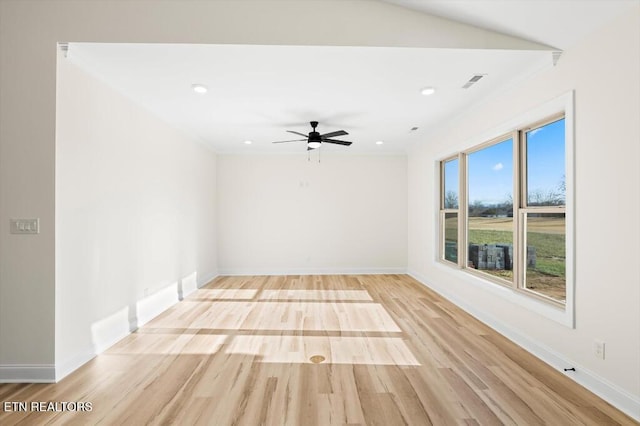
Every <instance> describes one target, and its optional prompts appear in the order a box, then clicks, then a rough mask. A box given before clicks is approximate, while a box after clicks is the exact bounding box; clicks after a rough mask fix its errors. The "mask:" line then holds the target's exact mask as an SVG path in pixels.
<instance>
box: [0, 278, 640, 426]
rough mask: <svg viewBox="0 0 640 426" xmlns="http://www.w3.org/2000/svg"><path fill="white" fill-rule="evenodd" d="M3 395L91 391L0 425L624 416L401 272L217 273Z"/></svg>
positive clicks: (513, 421)
mask: <svg viewBox="0 0 640 426" xmlns="http://www.w3.org/2000/svg"><path fill="white" fill-rule="evenodd" d="M318 355H319V356H321V357H324V361H322V362H320V363H318V364H315V363H313V362H311V361H310V359H311V358H312V357H314V356H318ZM2 401H91V402H92V405H93V410H92V411H91V412H89V413H80V412H78V413H46V414H45V413H33V412H30V413H29V412H27V413H20V412H14V413H3V412H2V411H1V407H0V424H2V425H3V426H5V425H7V426H8V425H13V424H108V425H110V424H117V425H124V424H130V425H141V424H179V425H190V424H211V425H262V424H267V425H304V426H307V425H334V424H335V425H359V424H360V425H364V424H367V425H384V426H395V425H405V424H410V425H430V424H437V425H478V424H482V425H495V424H510V425H542V424H547V425H582V424H587V425H605V424H607V425H608V424H623V425H629V424H637V423H635V422H634V421H633V420H632V419H631V418H629V417H627V416H625V415H624V414H623V413H621V412H620V411H618V410H616V409H615V408H613V407H612V406H610V405H609V404H607V403H606V402H604V401H603V400H601V399H599V398H598V397H597V396H595V395H593V394H592V393H590V392H588V391H586V390H585V389H583V388H582V387H580V386H578V385H576V384H575V383H574V382H572V381H571V380H569V379H568V378H567V377H564V375H563V374H562V373H560V372H557V371H555V370H554V369H552V368H551V367H549V366H548V365H546V364H544V363H543V362H541V361H539V360H538V359H536V358H535V357H533V356H532V355H530V354H529V353H527V352H526V351H524V350H522V349H521V348H519V347H518V346H516V345H515V344H513V343H511V342H510V341H508V340H507V339H505V338H504V337H502V336H501V335H499V334H497V333H496V332H494V331H492V330H491V329H490V328H488V327H486V326H485V325H483V324H482V323H480V322H478V321H476V320H475V319H473V318H472V317H470V316H469V315H467V314H466V313H464V312H463V311H462V310H460V309H458V308H457V307H456V306H454V305H452V304H451V303H449V302H447V301H446V300H443V299H442V298H441V297H439V296H438V295H436V294H435V293H433V292H431V291H430V290H428V289H426V288H425V287H424V286H422V285H421V284H419V283H417V282H416V281H414V280H413V279H412V278H410V277H408V276H406V275H351V276H336V275H330V276H286V277H285V276H264V277H220V278H218V279H216V280H214V281H213V282H212V283H210V284H209V285H207V286H206V287H205V288H203V289H201V290H198V291H197V292H195V293H193V294H192V295H191V296H190V297H188V298H186V299H185V300H184V301H182V302H180V303H178V304H177V305H175V306H174V307H172V308H171V309H169V310H168V311H166V312H164V313H163V314H161V315H160V316H158V317H157V318H155V319H154V320H153V321H151V322H149V323H148V324H147V325H145V326H144V327H142V328H140V329H139V330H138V331H137V332H136V333H133V334H131V335H130V336H128V337H126V338H125V339H123V340H122V341H120V342H119V343H117V344H116V345H114V346H113V347H111V348H110V349H109V350H107V351H106V352H104V353H103V354H101V355H99V356H98V357H96V358H95V359H93V360H92V361H91V362H89V363H87V364H86V365H84V366H83V367H82V368H80V369H79V370H77V371H76V372H74V373H73V374H71V375H69V376H68V377H66V378H65V379H64V380H62V381H61V382H60V383H57V384H26V385H25V384H5V385H0V402H2Z"/></svg>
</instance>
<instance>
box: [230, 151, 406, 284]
mask: <svg viewBox="0 0 640 426" xmlns="http://www.w3.org/2000/svg"><path fill="white" fill-rule="evenodd" d="M302 148H304V147H302ZM347 149H348V148H347ZM316 154H317V152H314V153H313V155H312V157H311V158H312V161H307V154H306V152H305V151H304V150H303V151H301V154H300V155H289V156H259V155H220V156H219V157H218V178H217V180H218V197H217V199H218V253H219V257H218V262H219V269H220V272H221V273H231V274H234V273H255V274H258V273H259V274H267V273H275V274H281V273H323V272H324V273H339V272H343V273H350V272H354V273H356V272H380V273H383V272H389V273H395V272H403V271H405V270H406V262H407V159H406V157H405V156H350V155H327V154H323V156H322V161H321V163H318V162H317V156H316Z"/></svg>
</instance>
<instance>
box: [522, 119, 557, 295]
mask: <svg viewBox="0 0 640 426" xmlns="http://www.w3.org/2000/svg"><path fill="white" fill-rule="evenodd" d="M521 134H522V136H521V138H522V169H523V170H522V174H523V175H524V176H525V177H526V178H525V179H522V194H523V196H522V201H521V208H520V209H519V211H520V222H521V229H522V244H521V251H522V253H523V257H524V256H526V261H525V262H524V263H525V265H524V266H526V267H523V268H522V271H523V274H522V275H523V276H522V279H521V283H522V287H523V288H524V289H526V290H528V291H531V292H534V293H536V294H538V295H542V296H544V297H548V298H551V299H553V300H555V301H558V302H564V301H565V299H566V273H565V270H566V210H565V199H566V195H565V193H566V178H565V176H566V174H565V119H564V117H561V118H556V119H554V120H550V121H547V122H543V123H541V124H539V125H536V126H534V127H532V128H531V129H526V130H524V131H522V132H521ZM525 250H526V255H525Z"/></svg>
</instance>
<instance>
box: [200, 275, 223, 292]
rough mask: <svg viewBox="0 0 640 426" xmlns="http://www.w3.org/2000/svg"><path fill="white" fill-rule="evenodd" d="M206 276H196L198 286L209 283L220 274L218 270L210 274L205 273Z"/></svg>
mask: <svg viewBox="0 0 640 426" xmlns="http://www.w3.org/2000/svg"><path fill="white" fill-rule="evenodd" d="M205 276H206V277H207V278H200V277H198V288H202V287H204V286H205V285H207V284H209V283H210V282H211V281H213V280H215V279H216V278H218V277H219V276H220V274H219V273H218V271H215V272H213V273H211V274H208V275H205Z"/></svg>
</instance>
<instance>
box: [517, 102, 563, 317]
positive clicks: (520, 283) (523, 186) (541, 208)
mask: <svg viewBox="0 0 640 426" xmlns="http://www.w3.org/2000/svg"><path fill="white" fill-rule="evenodd" d="M560 120H565V127H566V126H567V121H566V120H567V118H566V113H565V112H564V111H563V112H559V113H556V114H553V115H551V116H547V117H545V118H542V119H540V120H538V121H535V122H533V123H531V124H529V125H528V126H524V127H522V128H521V129H518V150H519V153H518V169H519V177H518V179H517V180H518V181H519V184H520V185H518V186H519V188H518V192H519V194H518V198H519V202H518V204H517V205H518V208H517V210H518V227H517V234H518V259H517V260H518V262H517V264H518V270H517V271H516V270H515V269H514V276H515V274H516V273H517V290H518V291H522V292H524V293H525V294H527V295H528V296H531V297H535V298H538V299H540V300H542V301H544V302H547V303H551V304H553V305H556V306H558V307H562V308H564V306H565V305H566V300H567V293H566V288H567V282H566V281H567V277H566V274H565V302H561V301H559V300H556V299H554V298H552V297H550V296H547V295H545V294H542V293H538V292H535V291H533V290H531V289H529V288H527V286H526V272H527V268H526V266H524V265H525V263H526V260H525V257H526V243H527V238H526V233H527V214H529V213H563V214H564V215H565V251H567V249H568V247H567V245H568V244H567V235H568V233H567V229H566V228H567V221H566V217H567V194H566V191H565V201H564V204H563V205H557V206H554V205H536V206H530V205H529V196H528V195H529V194H528V191H529V187H528V183H529V182H528V180H529V179H528V173H527V132H529V131H531V130H535V129H539V128H541V127H544V126H546V125H549V124H552V123H555V122H557V121H560ZM566 146H567V136H566V134H565V157H566ZM566 163H567V161H566V158H565V181H566V174H567V166H566ZM565 185H566V183H565ZM513 209H514V211H513V215H514V217H515V215H516V204H515V200H514V207H513ZM566 262H567V259H566V258H565V263H566ZM565 268H566V267H565Z"/></svg>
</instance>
